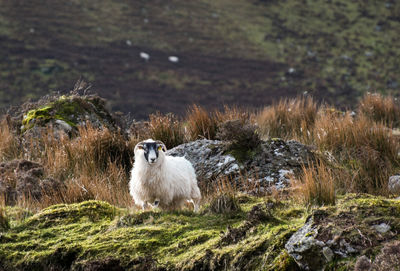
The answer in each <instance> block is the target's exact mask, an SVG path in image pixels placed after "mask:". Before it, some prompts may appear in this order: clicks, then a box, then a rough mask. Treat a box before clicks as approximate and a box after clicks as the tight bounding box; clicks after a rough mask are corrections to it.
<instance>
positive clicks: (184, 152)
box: [167, 139, 314, 192]
mask: <svg viewBox="0 0 400 271" xmlns="http://www.w3.org/2000/svg"><path fill="white" fill-rule="evenodd" d="M226 146H227V145H226V142H225V141H220V140H206V139H202V140H197V141H193V142H189V143H185V144H182V145H179V146H177V147H175V148H173V149H171V150H168V151H167V154H168V155H172V156H185V157H186V158H187V159H188V160H189V161H190V162H191V163H192V164H193V166H194V168H195V170H196V174H197V176H198V178H199V180H200V182H204V181H209V180H215V179H217V178H221V177H226V178H230V179H232V180H236V181H239V180H240V178H242V176H243V175H246V176H248V178H249V181H250V182H253V183H254V187H259V188H260V189H263V190H266V189H269V188H271V187H276V188H278V189H281V188H284V187H287V186H288V185H289V183H290V177H291V175H293V174H297V173H299V172H300V171H301V167H302V165H307V163H308V162H309V161H312V160H313V159H314V154H313V152H312V151H311V149H310V148H309V147H307V146H305V145H303V144H301V143H299V142H296V141H284V140H281V139H274V140H268V141H261V140H260V141H259V145H258V146H257V147H256V148H255V149H253V153H252V155H251V156H247V158H246V159H245V160H240V161H239V160H238V159H237V158H236V157H235V155H234V154H235V152H233V153H232V152H231V150H232V149H231V148H229V149H228V150H229V151H227V148H226ZM241 157H243V156H241ZM253 192H254V191H253Z"/></svg>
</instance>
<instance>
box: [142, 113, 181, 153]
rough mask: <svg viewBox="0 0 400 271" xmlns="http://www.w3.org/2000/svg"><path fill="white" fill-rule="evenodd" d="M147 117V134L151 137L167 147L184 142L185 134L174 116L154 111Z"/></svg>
mask: <svg viewBox="0 0 400 271" xmlns="http://www.w3.org/2000/svg"><path fill="white" fill-rule="evenodd" d="M149 118H150V122H149V134H150V137H151V138H153V139H156V140H161V141H162V142H164V144H165V146H166V147H167V149H171V148H173V147H175V146H178V145H180V144H182V143H184V141H185V134H184V131H183V128H182V125H181V123H180V121H179V120H178V118H177V117H176V116H174V115H173V114H166V115H162V114H161V113H156V114H152V115H150V116H149Z"/></svg>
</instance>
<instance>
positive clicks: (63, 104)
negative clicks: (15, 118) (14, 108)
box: [20, 95, 116, 134]
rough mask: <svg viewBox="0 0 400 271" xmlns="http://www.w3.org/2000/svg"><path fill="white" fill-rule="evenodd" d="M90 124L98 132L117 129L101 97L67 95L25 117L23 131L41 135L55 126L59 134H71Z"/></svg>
mask: <svg viewBox="0 0 400 271" xmlns="http://www.w3.org/2000/svg"><path fill="white" fill-rule="evenodd" d="M86 124H90V125H91V126H92V127H94V128H103V127H105V128H108V129H115V128H116V126H115V121H114V119H113V118H112V116H111V114H110V113H109V112H108V110H107V109H106V108H105V101H104V100H103V99H101V98H100V97H98V96H95V95H90V96H79V95H67V96H60V97H53V98H51V99H50V100H49V101H48V102H46V103H43V102H42V103H39V104H38V105H37V106H35V107H33V108H31V109H30V110H27V111H25V112H24V113H23V116H22V121H21V127H20V128H21V131H22V132H24V133H25V132H29V133H35V132H36V133H37V132H38V131H37V130H41V129H40V128H41V127H49V126H51V127H52V128H53V129H54V130H56V131H63V132H65V133H66V134H71V133H73V132H76V131H77V127H78V126H83V125H86Z"/></svg>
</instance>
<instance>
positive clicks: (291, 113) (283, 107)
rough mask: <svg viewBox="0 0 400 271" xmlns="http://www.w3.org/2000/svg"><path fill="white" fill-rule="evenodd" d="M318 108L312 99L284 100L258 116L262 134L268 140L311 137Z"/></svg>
mask: <svg viewBox="0 0 400 271" xmlns="http://www.w3.org/2000/svg"><path fill="white" fill-rule="evenodd" d="M317 112H318V106H317V103H316V102H315V101H314V100H313V98H312V97H309V96H307V97H299V98H295V99H283V100H280V101H279V102H278V103H276V104H273V105H271V106H269V107H266V108H265V109H264V110H262V111H261V112H260V113H259V114H258V115H257V116H256V122H257V124H258V126H259V130H260V134H261V136H263V137H266V138H273V137H279V138H283V139H293V138H304V137H309V135H310V131H311V129H312V127H313V125H314V122H315V119H316V117H317Z"/></svg>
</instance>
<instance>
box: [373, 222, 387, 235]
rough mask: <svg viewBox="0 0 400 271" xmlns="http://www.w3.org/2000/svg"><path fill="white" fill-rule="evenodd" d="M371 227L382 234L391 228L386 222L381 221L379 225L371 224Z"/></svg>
mask: <svg viewBox="0 0 400 271" xmlns="http://www.w3.org/2000/svg"><path fill="white" fill-rule="evenodd" d="M372 228H374V229H375V230H376V231H377V232H379V233H382V234H384V233H387V232H388V231H390V229H391V227H390V226H389V225H388V224H386V223H381V224H379V225H373V226H372Z"/></svg>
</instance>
